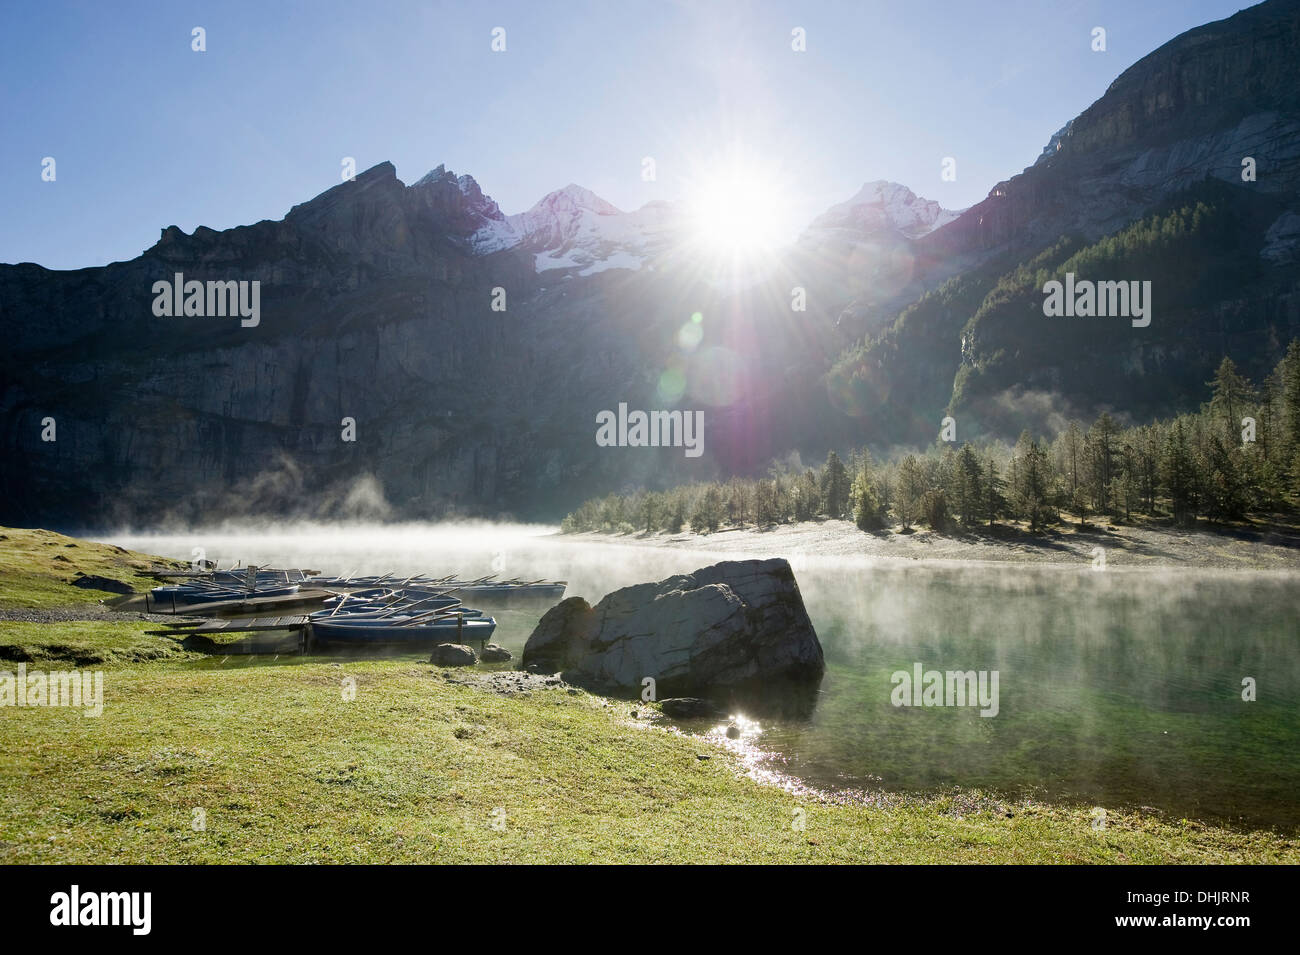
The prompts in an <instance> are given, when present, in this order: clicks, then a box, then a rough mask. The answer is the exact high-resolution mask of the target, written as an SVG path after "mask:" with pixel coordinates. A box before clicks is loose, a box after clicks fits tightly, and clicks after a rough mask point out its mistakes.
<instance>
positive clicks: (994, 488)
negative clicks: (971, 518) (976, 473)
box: [984, 454, 1006, 527]
mask: <svg viewBox="0 0 1300 955" xmlns="http://www.w3.org/2000/svg"><path fill="white" fill-rule="evenodd" d="M1005 485H1006V482H1005V481H1003V480H1002V477H1001V476H1000V475H999V474H998V466H997V462H996V461H994V460H993V455H992V454H989V456H988V458H987V459H986V462H985V469H984V519H985V520H987V521H988V522H989V527H992V526H993V525H994V523H995V522H996V521H997V519H998V515H999V514H1001V513H1002V510H1003V508H1005V507H1006V500H1005V499H1004V498H1003V497H1002V488H1003V487H1004V486H1005Z"/></svg>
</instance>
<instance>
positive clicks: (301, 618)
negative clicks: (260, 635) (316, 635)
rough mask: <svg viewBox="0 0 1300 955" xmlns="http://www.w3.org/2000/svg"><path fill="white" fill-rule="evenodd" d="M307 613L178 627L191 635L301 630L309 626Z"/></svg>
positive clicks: (204, 621)
mask: <svg viewBox="0 0 1300 955" xmlns="http://www.w3.org/2000/svg"><path fill="white" fill-rule="evenodd" d="M307 620H308V617H307V615H306V614H305V613H299V614H292V615H290V616H287V617H229V618H226V619H216V620H203V621H198V622H197V623H196V624H195V625H191V626H187V627H178V628H177V629H185V630H187V631H188V632H189V633H256V632H258V631H262V630H301V629H302V628H303V627H305V626H306V625H307Z"/></svg>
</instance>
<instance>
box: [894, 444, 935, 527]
mask: <svg viewBox="0 0 1300 955" xmlns="http://www.w3.org/2000/svg"><path fill="white" fill-rule="evenodd" d="M927 490H928V487H927V485H926V480H925V472H924V471H922V469H921V464H920V462H919V461H917V460H916V455H914V454H909V455H908V456H907V457H905V458H903V463H902V464H900V465H899V466H898V486H897V487H896V488H895V502H894V505H895V507H896V509H897V511H898V519H899V520H900V521H901V522H902V524H903V530H905V531H907V530H911V529H912V524H913V523H914V522H915V521H916V520H917V518H919V517H920V516H921V498H922V497H923V496H924V495H925V492H926V491H927Z"/></svg>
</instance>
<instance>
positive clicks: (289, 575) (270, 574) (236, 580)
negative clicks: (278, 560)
mask: <svg viewBox="0 0 1300 955" xmlns="http://www.w3.org/2000/svg"><path fill="white" fill-rule="evenodd" d="M295 575H296V579H295ZM303 577H304V575H303V573H302V572H301V571H283V570H261V569H259V568H257V567H249V568H247V569H246V570H242V571H240V570H225V571H218V572H216V573H211V574H205V575H203V576H198V577H194V578H192V579H190V580H187V581H185V582H184V583H181V584H164V585H163V586H161V587H154V588H153V589H152V590H150V591H149V593H148V594H146V595H145V609H146V610H149V611H151V612H153V613H185V612H187V611H196V610H203V609H205V608H207V609H211V608H215V607H217V606H218V605H222V604H230V603H239V604H242V603H245V602H246V601H248V600H251V599H254V598H261V597H292V596H294V595H296V594H297V593H298V591H299V590H300V589H301V588H302V583H301V581H302V580H303Z"/></svg>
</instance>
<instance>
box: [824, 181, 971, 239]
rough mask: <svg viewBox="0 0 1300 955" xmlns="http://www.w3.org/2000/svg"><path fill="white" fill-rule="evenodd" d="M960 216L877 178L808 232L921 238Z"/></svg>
mask: <svg viewBox="0 0 1300 955" xmlns="http://www.w3.org/2000/svg"><path fill="white" fill-rule="evenodd" d="M957 215H958V213H956V212H953V211H951V210H948V209H945V208H943V207H942V206H940V205H939V203H938V202H935V201H934V200H933V199H923V198H921V197H920V196H918V195H917V194H916V193H914V192H912V190H911V189H909V188H907V186H904V185H901V184H900V183H897V182H888V181H886V180H883V179H875V180H872V181H871V182H868V183H866V184H864V185H863V187H862V188H861V189H859V190H858V191H857V193H856V194H855V195H854V196H853V197H852V198H851V199H849V200H847V201H845V202H841V203H839V204H838V205H834V206H831V207H830V208H829V209H827V210H826V211H825V212H824V213H822V214H821V215H820V216H818V217H817V218H816V219H814V220H813V222H812V224H811V225H810V226H809V228H808V232H807V233H805V236H806V237H807V236H808V235H809V233H812V234H816V233H823V232H828V231H833V232H839V233H847V234H848V236H849V237H854V236H865V235H878V234H880V233H890V232H897V233H901V234H902V235H903V236H905V237H906V238H909V239H915V238H919V237H920V236H923V235H925V234H927V233H929V232H933V231H934V230H935V229H938V228H939V227H941V226H944V225H947V224H948V223H949V222H951V221H952V220H953V219H955V218H957Z"/></svg>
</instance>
